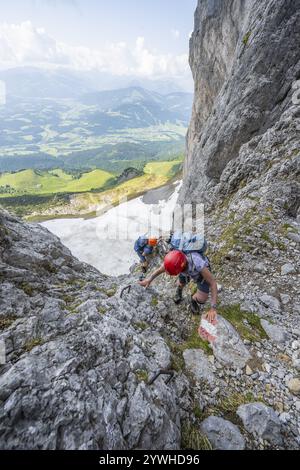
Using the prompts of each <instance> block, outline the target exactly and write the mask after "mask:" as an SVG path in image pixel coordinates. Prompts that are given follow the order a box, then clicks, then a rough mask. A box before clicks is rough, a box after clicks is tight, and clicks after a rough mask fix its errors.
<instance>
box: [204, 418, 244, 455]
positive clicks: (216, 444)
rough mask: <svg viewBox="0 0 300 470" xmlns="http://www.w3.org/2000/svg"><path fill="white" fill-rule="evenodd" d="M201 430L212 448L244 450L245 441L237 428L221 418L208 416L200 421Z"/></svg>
mask: <svg viewBox="0 0 300 470" xmlns="http://www.w3.org/2000/svg"><path fill="white" fill-rule="evenodd" d="M201 431H202V433H203V434H205V436H206V437H207V438H208V440H209V441H210V443H211V445H212V447H213V449H217V450H244V449H245V446H246V442H245V439H244V437H243V436H242V434H241V432H240V430H239V428H238V427H237V426H235V425H234V424H232V423H231V422H230V421H226V420H225V419H223V418H218V417H216V416H210V417H209V418H207V419H205V420H204V421H203V422H202V423H201Z"/></svg>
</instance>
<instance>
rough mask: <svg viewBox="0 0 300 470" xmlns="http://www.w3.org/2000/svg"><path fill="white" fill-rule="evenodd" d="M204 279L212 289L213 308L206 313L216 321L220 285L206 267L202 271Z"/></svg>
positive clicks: (210, 318) (207, 316)
mask: <svg viewBox="0 0 300 470" xmlns="http://www.w3.org/2000/svg"><path fill="white" fill-rule="evenodd" d="M201 275H202V277H203V279H204V280H205V281H206V282H207V283H208V284H209V286H210V291H211V305H212V307H211V309H210V310H209V312H207V314H206V318H207V319H208V321H214V320H215V319H216V316H217V302H218V285H217V282H216V280H215V278H214V276H213V275H212V273H211V272H210V270H209V269H207V268H204V269H203V270H202V271H201Z"/></svg>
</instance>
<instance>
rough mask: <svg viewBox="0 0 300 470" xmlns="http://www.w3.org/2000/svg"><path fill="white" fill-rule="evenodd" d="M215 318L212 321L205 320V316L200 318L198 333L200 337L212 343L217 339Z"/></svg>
mask: <svg viewBox="0 0 300 470" xmlns="http://www.w3.org/2000/svg"><path fill="white" fill-rule="evenodd" d="M217 324H218V322H217V320H214V321H213V322H212V323H211V322H209V321H207V320H206V319H205V318H202V319H201V323H200V326H199V330H198V333H199V335H200V337H201V338H202V339H204V340H205V341H209V342H210V343H214V341H216V339H217Z"/></svg>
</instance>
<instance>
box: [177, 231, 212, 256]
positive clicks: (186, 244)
mask: <svg viewBox="0 0 300 470" xmlns="http://www.w3.org/2000/svg"><path fill="white" fill-rule="evenodd" d="M170 245H171V247H172V248H173V249H174V250H179V251H182V252H183V253H185V254H189V253H193V252H196V253H200V254H201V255H202V256H204V255H205V252H206V250H207V241H206V240H205V237H204V236H203V235H200V234H193V233H192V232H185V233H182V232H175V233H174V234H173V235H172V237H171V241H170Z"/></svg>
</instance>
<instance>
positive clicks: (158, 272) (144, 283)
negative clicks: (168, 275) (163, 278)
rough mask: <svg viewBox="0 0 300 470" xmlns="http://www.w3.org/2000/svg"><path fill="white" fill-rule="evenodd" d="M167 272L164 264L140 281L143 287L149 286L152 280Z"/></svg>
mask: <svg viewBox="0 0 300 470" xmlns="http://www.w3.org/2000/svg"><path fill="white" fill-rule="evenodd" d="M164 272H165V267H164V265H163V264H162V265H161V266H160V267H159V268H158V269H157V270H156V271H154V273H153V274H151V276H150V277H149V278H148V279H144V280H143V281H140V285H141V286H143V287H149V286H150V284H151V282H152V281H154V279H156V278H157V277H158V276H160V275H161V274H163V273H164Z"/></svg>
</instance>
